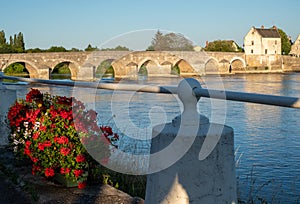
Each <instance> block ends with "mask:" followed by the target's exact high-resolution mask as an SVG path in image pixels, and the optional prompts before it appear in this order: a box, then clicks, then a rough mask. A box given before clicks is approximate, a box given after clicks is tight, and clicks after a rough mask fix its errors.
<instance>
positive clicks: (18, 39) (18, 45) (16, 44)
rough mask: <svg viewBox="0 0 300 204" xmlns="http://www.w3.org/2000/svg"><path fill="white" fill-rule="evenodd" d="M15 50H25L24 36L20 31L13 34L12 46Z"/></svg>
mask: <svg viewBox="0 0 300 204" xmlns="http://www.w3.org/2000/svg"><path fill="white" fill-rule="evenodd" d="M12 49H13V50H14V51H15V52H19V53H21V52H24V51H25V43H24V37H23V34H22V33H21V32H19V33H18V35H16V34H15V35H14V41H13V48H12Z"/></svg>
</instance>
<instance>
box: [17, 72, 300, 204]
mask: <svg viewBox="0 0 300 204" xmlns="http://www.w3.org/2000/svg"><path fill="white" fill-rule="evenodd" d="M180 80H181V79H180V78H174V77H173V78H155V79H148V80H146V81H120V82H119V83H120V84H121V83H133V84H134V83H137V84H140V85H145V86H146V85H148V84H151V85H177V84H178V82H179V81H180ZM198 80H199V81H200V83H201V85H202V86H203V87H208V88H213V89H226V90H232V91H242V92H255V93H264V94H273V95H283V96H294V97H300V73H289V74H249V75H229V76H223V77H217V76H210V77H202V78H200V77H199V78H198ZM33 86H34V87H36V88H39V89H41V90H42V91H44V92H50V93H52V94H57V95H66V96H72V95H74V96H76V97H77V98H79V99H80V100H83V101H84V102H85V103H86V104H87V106H88V108H93V109H95V110H96V111H97V112H98V113H99V115H98V119H99V124H102V125H106V124H108V125H110V126H112V127H113V128H114V130H115V131H117V132H119V133H120V134H121V135H123V137H121V138H122V140H121V141H120V148H121V149H122V150H124V151H128V152H132V153H134V154H147V153H149V148H150V143H149V142H148V141H149V139H150V138H151V129H152V127H153V126H154V125H156V124H160V123H166V122H170V121H171V120H172V119H173V118H174V117H175V116H177V115H178V114H180V112H181V110H182V105H181V103H180V102H179V99H178V98H177V96H175V95H166V94H152V93H137V92H127V91H122V92H121V91H108V90H95V89H87V88H82V89H76V91H73V89H72V87H60V86H41V85H33ZM30 87H32V86H30V85H28V86H19V87H18V97H24V95H25V94H26V91H28V90H29V88H30ZM198 109H199V112H200V113H201V114H203V115H205V116H207V117H208V118H209V119H210V121H211V122H216V123H222V124H226V125H228V126H231V127H233V129H234V134H235V153H236V174H237V180H238V189H239V192H238V194H239V198H241V199H242V200H244V201H247V200H248V199H250V198H252V199H253V200H254V201H256V202H257V203H260V201H259V200H260V199H265V200H266V201H268V203H300V110H298V109H291V108H281V107H275V106H267V105H259V104H251V103H242V102H232V101H220V100H210V99H206V98H201V99H200V102H199V103H198Z"/></svg>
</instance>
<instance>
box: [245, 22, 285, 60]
mask: <svg viewBox="0 0 300 204" xmlns="http://www.w3.org/2000/svg"><path fill="white" fill-rule="evenodd" d="M244 50H245V54H246V55H281V38H280V34H279V32H278V29H277V27H276V26H273V27H272V28H268V29H265V28H264V27H263V26H262V27H261V28H255V27H252V28H251V29H250V31H249V32H248V33H247V35H246V36H245V38H244Z"/></svg>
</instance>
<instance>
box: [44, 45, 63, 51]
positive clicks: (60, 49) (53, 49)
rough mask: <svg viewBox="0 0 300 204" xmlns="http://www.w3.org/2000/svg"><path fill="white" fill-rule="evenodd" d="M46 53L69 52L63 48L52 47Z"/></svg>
mask: <svg viewBox="0 0 300 204" xmlns="http://www.w3.org/2000/svg"><path fill="white" fill-rule="evenodd" d="M46 52H67V50H66V48H64V47H62V46H52V47H50V48H49V49H48V50H46Z"/></svg>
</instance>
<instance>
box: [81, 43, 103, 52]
mask: <svg viewBox="0 0 300 204" xmlns="http://www.w3.org/2000/svg"><path fill="white" fill-rule="evenodd" d="M97 50H99V49H98V48H97V47H93V46H92V45H91V44H88V46H87V48H85V49H84V51H86V52H92V51H97Z"/></svg>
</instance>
